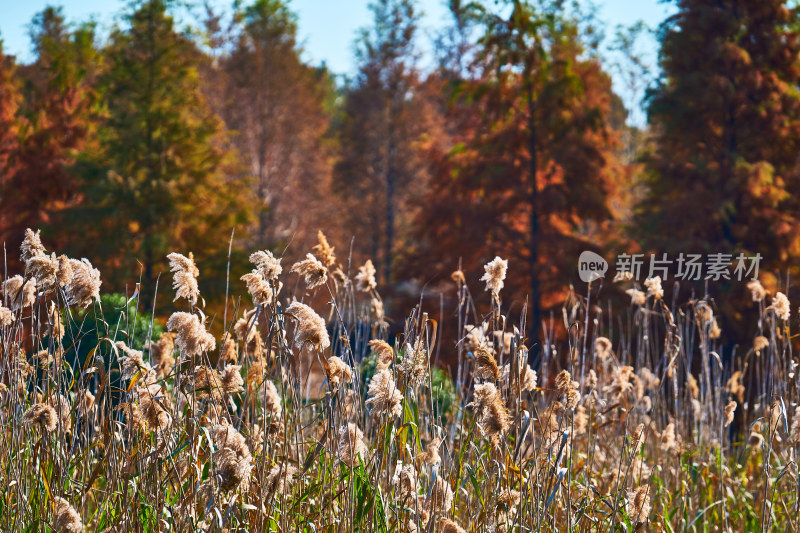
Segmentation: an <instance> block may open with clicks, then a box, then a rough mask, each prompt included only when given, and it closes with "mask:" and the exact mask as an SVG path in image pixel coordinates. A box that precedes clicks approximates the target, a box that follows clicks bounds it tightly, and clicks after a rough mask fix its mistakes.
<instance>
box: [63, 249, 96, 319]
mask: <svg viewBox="0 0 800 533" xmlns="http://www.w3.org/2000/svg"><path fill="white" fill-rule="evenodd" d="M69 264H70V266H71V267H72V279H70V280H69V283H68V284H67V289H66V292H67V305H77V306H78V307H83V308H86V307H88V306H89V305H90V304H91V303H92V301H93V300H99V299H100V285H101V284H102V281H100V271H99V270H97V269H96V268H94V267H92V264H91V263H90V262H89V260H88V259H81V260H80V261H78V260H77V259H70V260H69Z"/></svg>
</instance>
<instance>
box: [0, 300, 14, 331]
mask: <svg viewBox="0 0 800 533" xmlns="http://www.w3.org/2000/svg"><path fill="white" fill-rule="evenodd" d="M13 323H14V313H12V312H11V309H9V308H8V307H3V306H2V305H0V328H2V327H4V326H10V325H11V324H13Z"/></svg>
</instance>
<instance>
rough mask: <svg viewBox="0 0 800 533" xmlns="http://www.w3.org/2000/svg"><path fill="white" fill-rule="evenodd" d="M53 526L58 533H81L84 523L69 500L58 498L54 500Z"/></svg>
mask: <svg viewBox="0 0 800 533" xmlns="http://www.w3.org/2000/svg"><path fill="white" fill-rule="evenodd" d="M53 526H54V529H55V530H56V531H57V532H58V533H81V531H83V522H81V515H79V514H78V511H76V510H75V509H74V508H73V507H72V506H71V505H70V504H69V502H68V501H67V500H65V499H64V498H61V497H59V496H56V497H54V498H53Z"/></svg>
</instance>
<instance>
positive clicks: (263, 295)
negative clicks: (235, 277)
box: [239, 270, 273, 305]
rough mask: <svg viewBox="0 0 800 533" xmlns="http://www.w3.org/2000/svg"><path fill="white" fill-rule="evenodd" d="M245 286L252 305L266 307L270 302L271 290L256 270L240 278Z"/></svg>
mask: <svg viewBox="0 0 800 533" xmlns="http://www.w3.org/2000/svg"><path fill="white" fill-rule="evenodd" d="M239 279H241V280H242V281H244V282H245V283H246V284H247V292H249V293H250V297H251V298H252V299H253V305H268V304H269V303H270V302H272V296H273V290H272V287H270V284H269V282H268V281H267V280H265V279H264V277H263V276H262V275H261V272H259V271H258V270H253V271H252V272H250V273H249V274H245V275H244V276H242V277H241V278H239Z"/></svg>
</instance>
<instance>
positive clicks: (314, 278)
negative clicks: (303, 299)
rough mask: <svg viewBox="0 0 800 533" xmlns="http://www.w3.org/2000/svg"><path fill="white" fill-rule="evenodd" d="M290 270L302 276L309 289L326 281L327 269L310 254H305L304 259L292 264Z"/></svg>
mask: <svg viewBox="0 0 800 533" xmlns="http://www.w3.org/2000/svg"><path fill="white" fill-rule="evenodd" d="M292 272H296V273H298V274H300V275H301V276H303V277H304V278H305V280H306V286H307V287H308V288H309V289H314V288H316V287H319V286H320V285H324V284H325V282H326V281H328V269H327V268H326V267H325V265H323V264H322V263H321V262H319V261H318V260H317V258H316V257H314V256H313V255H311V254H306V258H305V259H304V260H302V261H298V262H297V263H295V264H294V265H292Z"/></svg>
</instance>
